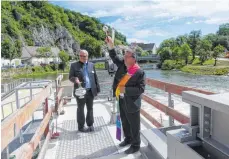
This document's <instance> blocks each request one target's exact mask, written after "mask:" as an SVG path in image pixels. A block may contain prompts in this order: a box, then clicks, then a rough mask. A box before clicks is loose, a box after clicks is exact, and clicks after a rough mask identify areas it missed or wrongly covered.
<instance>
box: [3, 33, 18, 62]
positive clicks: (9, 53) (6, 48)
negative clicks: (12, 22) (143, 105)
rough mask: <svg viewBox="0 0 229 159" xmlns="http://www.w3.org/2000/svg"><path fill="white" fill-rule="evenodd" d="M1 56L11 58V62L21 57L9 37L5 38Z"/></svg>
mask: <svg viewBox="0 0 229 159" xmlns="http://www.w3.org/2000/svg"><path fill="white" fill-rule="evenodd" d="M1 57H2V58H5V59H9V60H10V63H11V61H12V60H13V59H15V58H17V57H19V56H18V52H17V50H16V48H15V45H14V42H13V41H12V40H10V39H9V38H5V39H4V40H3V42H2V47H1Z"/></svg>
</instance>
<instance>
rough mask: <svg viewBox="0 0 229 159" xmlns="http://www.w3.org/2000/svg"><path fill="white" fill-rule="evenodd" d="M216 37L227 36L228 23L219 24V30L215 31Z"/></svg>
mask: <svg viewBox="0 0 229 159" xmlns="http://www.w3.org/2000/svg"><path fill="white" fill-rule="evenodd" d="M217 34H218V35H223V36H229V23H226V24H221V25H220V26H219V30H218V31H217Z"/></svg>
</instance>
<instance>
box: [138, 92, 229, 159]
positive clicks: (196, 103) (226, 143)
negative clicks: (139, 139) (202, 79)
mask: <svg viewBox="0 0 229 159" xmlns="http://www.w3.org/2000/svg"><path fill="white" fill-rule="evenodd" d="M228 96H229V93H225V94H215V95H204V94H201V93H197V92H193V91H187V92H183V93H182V99H183V101H185V102H187V103H189V104H190V123H189V124H185V125H181V126H173V127H167V128H161V129H153V130H144V131H142V136H143V137H144V138H145V139H146V140H147V142H148V146H147V147H145V148H144V149H142V154H143V155H144V156H145V157H146V158H154V159H184V158H186V159H205V158H209V159H228V158H229V133H228V132H229V122H228V121H229V99H228Z"/></svg>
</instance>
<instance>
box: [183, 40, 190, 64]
mask: <svg viewBox="0 0 229 159" xmlns="http://www.w3.org/2000/svg"><path fill="white" fill-rule="evenodd" d="M191 54H192V50H191V48H190V47H189V45H188V44H187V43H185V44H183V45H182V46H181V57H182V58H183V59H184V60H185V64H186V65H187V64H188V56H189V55H191Z"/></svg>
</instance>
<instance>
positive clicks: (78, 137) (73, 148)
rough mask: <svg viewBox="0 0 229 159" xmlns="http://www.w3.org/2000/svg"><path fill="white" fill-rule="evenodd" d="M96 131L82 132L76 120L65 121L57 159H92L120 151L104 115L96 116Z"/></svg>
mask: <svg viewBox="0 0 229 159" xmlns="http://www.w3.org/2000/svg"><path fill="white" fill-rule="evenodd" d="M94 120H95V123H94V127H95V131H94V132H89V133H82V132H79V131H78V130H77V122H76V120H66V121H64V122H63V133H62V134H61V137H60V143H59V145H58V146H59V147H58V151H57V154H56V158H57V159H92V158H97V157H102V156H107V155H110V154H114V153H115V152H117V151H118V149H117V147H116V146H115V144H114V142H113V140H112V137H111V135H110V133H109V131H108V128H107V126H106V123H105V122H104V119H103V117H95V119H94Z"/></svg>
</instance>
